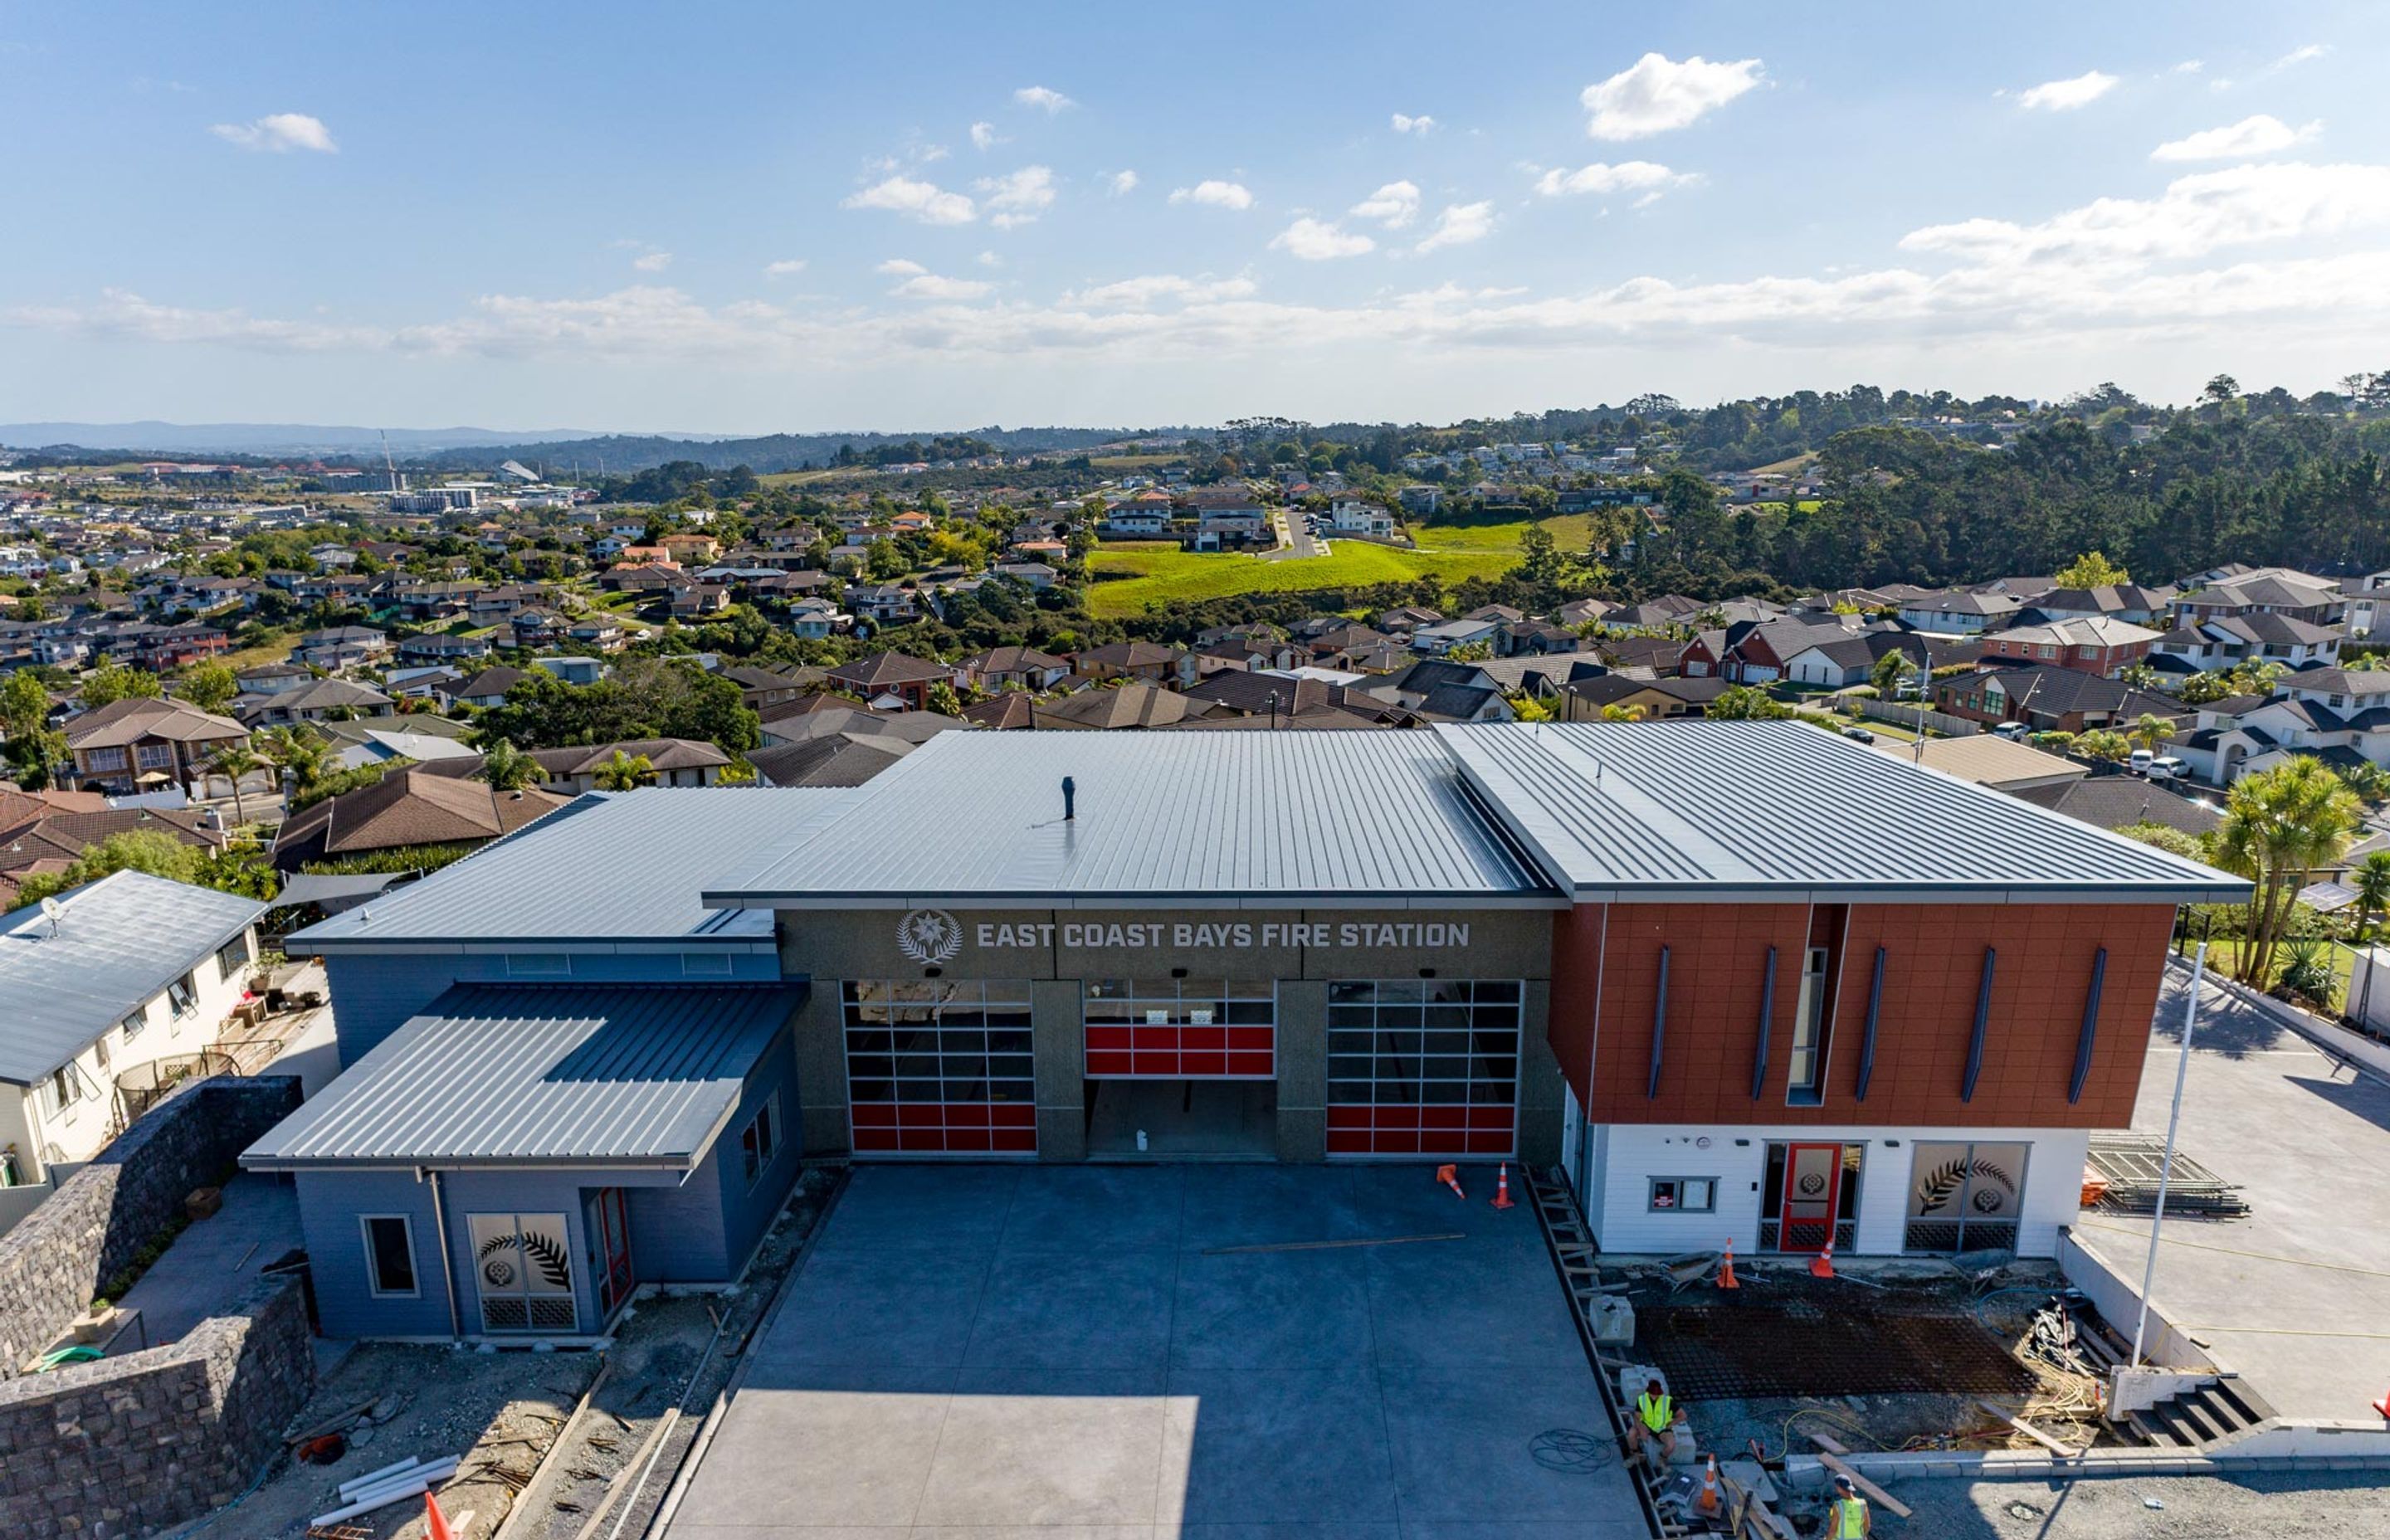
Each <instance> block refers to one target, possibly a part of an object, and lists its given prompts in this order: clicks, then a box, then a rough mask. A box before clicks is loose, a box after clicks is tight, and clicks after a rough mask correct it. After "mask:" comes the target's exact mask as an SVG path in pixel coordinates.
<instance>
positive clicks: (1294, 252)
mask: <svg viewBox="0 0 2390 1540" xmlns="http://www.w3.org/2000/svg"><path fill="white" fill-rule="evenodd" d="M1377 249H1378V243H1377V242H1376V241H1374V240H1371V239H1370V238H1369V237H1367V236H1364V235H1356V234H1354V233H1353V232H1350V231H1347V230H1341V229H1339V228H1337V227H1336V226H1335V225H1331V224H1329V223H1328V222H1326V221H1324V220H1317V219H1298V220H1296V221H1295V222H1294V223H1293V224H1291V225H1288V226H1287V227H1286V228H1285V229H1283V230H1280V231H1279V233H1278V234H1277V235H1275V236H1273V237H1270V250H1273V251H1284V252H1285V253H1286V254H1287V255H1289V256H1291V257H1300V258H1302V259H1303V260H1304V262H1332V261H1334V260H1335V259H1336V258H1338V257H1357V256H1359V255H1361V254H1362V253H1363V252H1365V251H1374V250H1377Z"/></svg>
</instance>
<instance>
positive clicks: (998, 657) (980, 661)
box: [955, 647, 1071, 690]
mask: <svg viewBox="0 0 2390 1540" xmlns="http://www.w3.org/2000/svg"><path fill="white" fill-rule="evenodd" d="M1070 676H1071V661H1070V660H1069V659H1068V658H1057V657H1056V656H1054V654H1052V653H1050V652H1040V651H1038V650H1037V649H1036V648H1034V647H995V648H988V649H987V650H986V651H984V652H978V653H973V654H972V655H971V656H970V657H968V658H966V659H964V660H963V661H961V662H959V663H957V664H956V665H955V678H956V680H957V682H958V683H960V684H963V685H965V686H968V687H970V688H972V689H975V690H1000V689H1007V688H1009V687H1013V686H1016V685H1017V686H1019V687H1021V688H1022V689H1027V690H1050V689H1052V688H1053V687H1055V686H1057V685H1059V684H1060V683H1061V682H1062V681H1063V680H1065V679H1067V678H1069V677H1070Z"/></svg>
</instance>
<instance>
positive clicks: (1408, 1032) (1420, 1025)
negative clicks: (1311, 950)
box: [1328, 979, 1523, 1158]
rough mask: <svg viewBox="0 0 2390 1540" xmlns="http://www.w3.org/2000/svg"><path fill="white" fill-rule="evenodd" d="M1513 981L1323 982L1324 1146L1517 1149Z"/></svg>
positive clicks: (1359, 1151) (1341, 1151) (1483, 1153)
mask: <svg viewBox="0 0 2390 1540" xmlns="http://www.w3.org/2000/svg"><path fill="white" fill-rule="evenodd" d="M1522 995H1523V990H1522V988H1521V986H1520V984H1519V982H1518V981H1517V980H1515V979H1476V980H1471V979H1430V980H1418V979H1395V980H1374V981H1372V980H1366V979H1365V980H1353V981H1347V982H1338V983H1331V984H1330V985H1329V986H1328V1153H1329V1154H1330V1155H1331V1156H1336V1155H1344V1156H1366V1155H1394V1156H1409V1157H1412V1158H1418V1157H1422V1156H1433V1157H1438V1158H1444V1157H1460V1156H1478V1157H1501V1156H1508V1155H1513V1154H1515V1153H1517V1148H1518V1137H1519V1135H1518V1123H1519V1112H1518V1102H1519V1042H1520V1031H1521V1026H1522V1017H1521V1010H1522V1007H1521V1000H1522Z"/></svg>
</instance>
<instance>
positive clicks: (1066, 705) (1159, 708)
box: [1033, 679, 1211, 732]
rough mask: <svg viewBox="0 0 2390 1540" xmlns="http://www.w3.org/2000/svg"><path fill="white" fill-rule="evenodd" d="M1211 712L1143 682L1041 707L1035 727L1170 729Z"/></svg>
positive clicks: (1092, 691)
mask: <svg viewBox="0 0 2390 1540" xmlns="http://www.w3.org/2000/svg"><path fill="white" fill-rule="evenodd" d="M1210 710H1211V707H1210V705H1209V704H1208V703H1206V702H1204V701H1202V700H1200V699H1196V698H1194V697H1192V696H1188V695H1182V694H1180V693H1179V692H1178V691H1176V690H1170V689H1163V687H1161V686H1159V685H1150V684H1147V683H1146V682H1144V681H1143V680H1139V679H1132V680H1129V681H1127V682H1126V683H1124V684H1116V685H1102V686H1099V687H1096V688H1094V689H1086V690H1080V691H1079V692H1077V693H1076V694H1074V695H1066V696H1064V697H1063V698H1062V699H1060V700H1049V701H1043V702H1041V703H1039V705H1038V707H1037V712H1036V720H1035V722H1034V724H1033V725H1034V726H1036V727H1038V728H1040V729H1045V728H1072V729H1076V730H1083V731H1089V732H1112V731H1118V730H1121V729H1124V728H1130V727H1169V726H1175V725H1177V724H1178V723H1181V722H1184V721H1187V720H1188V719H1189V718H1200V717H1201V716H1203V715H1204V714H1205V713H1206V712H1209V711H1210Z"/></svg>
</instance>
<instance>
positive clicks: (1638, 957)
mask: <svg viewBox="0 0 2390 1540" xmlns="http://www.w3.org/2000/svg"><path fill="white" fill-rule="evenodd" d="M2173 923H2174V910H2173V909H2172V907H2171V906H2168V905H2149V904H2132V905H2097V904H2049V905H1995V904H1882V905H1867V904H1856V905H1848V906H1847V908H1844V907H1843V906H1839V905H1819V906H1816V907H1815V908H1814V909H1813V906H1811V905H1756V904H1753V905H1736V904H1633V905H1628V904H1620V905H1577V906H1575V907H1574V908H1573V909H1572V910H1570V911H1568V912H1567V913H1565V914H1561V915H1559V916H1556V917H1555V920H1554V932H1553V956H1552V996H1551V1010H1550V1016H1549V1022H1550V1026H1549V1032H1548V1036H1549V1039H1550V1042H1551V1045H1552V1048H1553V1051H1554V1053H1555V1055H1556V1056H1557V1057H1558V1059H1559V1060H1560V1064H1561V1072H1562V1073H1563V1074H1564V1075H1566V1077H1567V1078H1568V1081H1569V1084H1571V1085H1572V1086H1573V1087H1574V1089H1575V1091H1576V1095H1577V1098H1578V1100H1579V1102H1580V1103H1581V1104H1582V1105H1583V1106H1584V1108H1585V1110H1586V1117H1587V1119H1588V1121H1591V1122H1594V1123H1770V1124H1783V1123H1792V1124H1818V1125H1836V1126H1846V1125H1850V1124H1880V1125H1897V1124H1930V1125H1940V1126H1951V1127H1962V1126H1967V1125H1970V1124H1972V1125H1979V1126H2010V1127H2032V1128H2120V1127H2125V1126H2127V1125H2128V1124H2129V1123H2131V1122H2132V1112H2133V1101H2134V1097H2135V1096H2136V1095H2137V1093H2138V1091H2139V1085H2140V1072H2141V1061H2142V1057H2143V1054H2144V1052H2145V1049H2146V1047H2147V1044H2148V1040H2149V1032H2150V1019H2151V1016H2152V1013H2153V1012H2154V1010H2155V1009H2156V1006H2157V995H2158V988H2159V983H2160V981H2161V979H2162V977H2163V974H2164V971H2165V951H2166V943H2167V938H2168V936H2169V934H2170V932H2171V930H2172V928H2173ZM1837 930H1838V931H1839V936H1836V935H1835V934H1834V933H1835V932H1836V931H1837ZM1813 933H1814V934H1815V935H1816V936H1817V937H1818V943H1819V944H1825V945H1829V946H1830V947H1831V952H1832V954H1833V966H1832V972H1831V979H1830V988H1831V995H1830V998H1831V1009H1830V1019H1831V1030H1830V1032H1829V1033H1828V1036H1827V1040H1826V1045H1825V1051H1826V1065H1825V1072H1824V1076H1823V1080H1822V1084H1821V1086H1820V1089H1819V1094H1818V1098H1817V1101H1816V1104H1815V1105H1794V1104H1788V1100H1787V1096H1786V1087H1787V1083H1788V1080H1789V1077H1790V1065H1791V1055H1792V1028H1793V1018H1794V1013H1795V1010H1796V1008H1797V1004H1796V1001H1797V994H1798V989H1799V978H1800V970H1801V967H1802V960H1803V954H1804V950H1805V946H1806V945H1807V944H1808V943H1809V941H1810V938H1811V936H1812V935H1813ZM1770 946H1774V947H1775V948H1776V949H1777V960H1776V985H1775V993H1774V997H1773V1010H1772V1013H1771V1022H1770V1028H1769V1033H1768V1064H1767V1074H1766V1077H1765V1079H1764V1080H1763V1082H1762V1084H1761V1089H1760V1094H1759V1096H1758V1097H1756V1098H1754V1097H1753V1096H1752V1071H1753V1067H1754V1064H1753V1060H1754V1054H1755V1050H1756V1048H1757V1046H1758V1039H1759V1030H1760V1021H1759V1017H1760V1002H1761V999H1762V997H1763V994H1764V991H1765V985H1766V979H1767V949H1768V948H1769V947H1770ZM1879 947H1881V948H1882V950H1883V959H1884V970H1883V992H1882V1001H1881V1005H1880V1008H1879V1011H1878V1018H1877V1031H1876V1044H1875V1056H1874V1071H1873V1074H1872V1077H1871V1078H1870V1082H1869V1085H1868V1093H1867V1097H1866V1099H1865V1100H1861V1099H1860V1098H1859V1097H1858V1079H1859V1065H1860V1059H1861V1047H1862V1043H1863V1039H1864V1038H1865V1035H1866V1030H1867V1016H1868V1003H1869V996H1870V990H1871V985H1872V980H1873V973H1874V966H1875V956H1876V951H1877V948H1879ZM1986 947H1991V948H1994V949H1996V951H1997V953H1998V956H1997V958H1996V961H1995V966H1994V969H1993V978H1992V988H1991V995H1990V1004H1989V1008H1988V1009H1987V1011H1986V1012H1985V1033H1984V1055H1983V1067H1982V1071H1981V1073H1980V1075H1979V1076H1978V1078H1977V1081H1976V1084H1975V1088H1974V1095H1973V1097H1972V1099H1964V1098H1962V1095H1961V1091H1962V1087H1963V1083H1964V1081H1965V1076H1966V1063H1967V1058H1968V1051H1969V1046H1970V1042H1971V1040H1972V1035H1973V1030H1974V1022H1975V1012H1976V1003H1977V997H1978V993H1979V989H1980V986H1981V983H1982V980H1983V969H1984V953H1985V948H1986ZM2102 947H2105V948H2106V950H2107V954H2108V956H2107V964H2106V969H2105V972H2104V974H2103V975H2102V980H2101V1002H2100V1012H2099V1021H2098V1030H2097V1033H2096V1034H2095V1042H2094V1046H2093V1052H2092V1058H2091V1063H2090V1067H2089V1071H2088V1073H2087V1074H2086V1076H2085V1078H2084V1084H2083V1090H2082V1095H2081V1097H2080V1098H2079V1099H2077V1100H2075V1101H2071V1102H2070V1101H2069V1100H2068V1099H2067V1093H2068V1089H2069V1086H2070V1084H2071V1082H2072V1080H2073V1078H2074V1072H2075V1050H2076V1046H2077V1043H2078V1041H2079V1037H2080V1034H2081V1032H2082V1026H2083V1014H2084V1007H2085V1005H2086V1002H2087V1001H2088V996H2089V991H2090V986H2091V979H2092V973H2093V969H2094V959H2095V957H2096V956H2097V955H2098V953H2099V952H2100V950H2101V948H2102ZM1663 948H1665V949H1666V952H1667V958H1668V962H1667V1020H1666V1028H1665V1032H1664V1036H1663V1040H1662V1053H1661V1069H1660V1077H1659V1088H1658V1094H1657V1095H1656V1096H1654V1095H1651V1094H1650V1086H1651V1041H1652V1026H1653V1018H1654V1014H1655V1010H1656V1007H1657V1005H1658V1000H1659V981H1660V958H1661V952H1662V949H1663Z"/></svg>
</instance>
